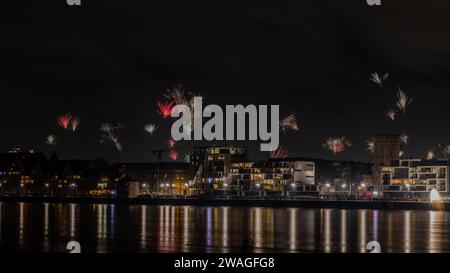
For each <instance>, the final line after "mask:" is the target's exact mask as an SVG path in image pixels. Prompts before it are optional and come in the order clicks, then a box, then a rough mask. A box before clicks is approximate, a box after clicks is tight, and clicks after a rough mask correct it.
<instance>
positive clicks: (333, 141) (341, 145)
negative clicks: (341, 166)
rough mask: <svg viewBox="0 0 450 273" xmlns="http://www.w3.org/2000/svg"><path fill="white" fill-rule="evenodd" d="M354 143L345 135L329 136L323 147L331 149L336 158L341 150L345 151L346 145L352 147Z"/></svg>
mask: <svg viewBox="0 0 450 273" xmlns="http://www.w3.org/2000/svg"><path fill="white" fill-rule="evenodd" d="M351 146H352V144H351V143H350V142H349V141H347V140H346V139H345V137H341V138H332V137H330V138H328V139H327V140H326V141H325V143H324V144H323V147H324V148H325V149H328V150H330V151H331V152H332V153H333V156H334V159H336V155H337V154H338V153H340V152H343V151H344V150H345V148H346V147H351Z"/></svg>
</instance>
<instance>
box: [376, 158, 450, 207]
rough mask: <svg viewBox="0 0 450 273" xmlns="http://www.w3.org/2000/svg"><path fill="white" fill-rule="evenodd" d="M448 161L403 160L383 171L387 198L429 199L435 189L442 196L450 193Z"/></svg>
mask: <svg viewBox="0 0 450 273" xmlns="http://www.w3.org/2000/svg"><path fill="white" fill-rule="evenodd" d="M448 164H449V162H448V160H424V159H401V160H394V161H391V162H390V164H389V165H388V166H384V167H383V168H382V169H381V172H380V176H381V183H382V185H383V194H384V197H385V198H402V199H409V198H414V199H416V198H420V199H429V196H430V192H431V191H432V190H433V189H435V190H437V191H438V192H439V193H440V194H441V195H442V196H444V197H447V196H448V193H449V165H448Z"/></svg>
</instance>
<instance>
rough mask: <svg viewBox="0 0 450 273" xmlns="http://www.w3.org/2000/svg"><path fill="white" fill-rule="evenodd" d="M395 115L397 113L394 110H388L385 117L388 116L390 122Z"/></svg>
mask: <svg viewBox="0 0 450 273" xmlns="http://www.w3.org/2000/svg"><path fill="white" fill-rule="evenodd" d="M396 115H397V111H395V110H394V109H389V110H388V111H387V112H386V116H388V117H389V118H390V119H391V120H395V116H396Z"/></svg>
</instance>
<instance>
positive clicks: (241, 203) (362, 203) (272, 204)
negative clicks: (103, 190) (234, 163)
mask: <svg viewBox="0 0 450 273" xmlns="http://www.w3.org/2000/svg"><path fill="white" fill-rule="evenodd" d="M0 202H6V203H17V202H24V203H78V204H117V205H167V206H212V207H233V206H236V207H266V208H330V209H331V208H334V209H376V210H435V211H450V202H436V203H430V202H418V201H368V200H348V201H347V200H338V201H328V200H281V199H267V200H261V199H255V200H252V199H250V200H249V199H218V198H209V199H208V198H186V199H184V198H134V199H130V198H108V197H103V198H102V197H97V198H91V197H89V198H87V197H35V196H0Z"/></svg>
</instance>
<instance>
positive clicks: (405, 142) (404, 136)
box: [400, 134, 409, 145]
mask: <svg viewBox="0 0 450 273" xmlns="http://www.w3.org/2000/svg"><path fill="white" fill-rule="evenodd" d="M400 140H401V142H402V143H403V144H405V145H408V140H409V136H408V135H407V134H402V135H400Z"/></svg>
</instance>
